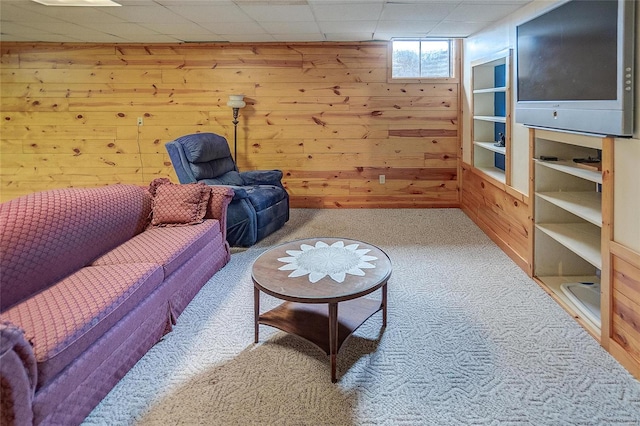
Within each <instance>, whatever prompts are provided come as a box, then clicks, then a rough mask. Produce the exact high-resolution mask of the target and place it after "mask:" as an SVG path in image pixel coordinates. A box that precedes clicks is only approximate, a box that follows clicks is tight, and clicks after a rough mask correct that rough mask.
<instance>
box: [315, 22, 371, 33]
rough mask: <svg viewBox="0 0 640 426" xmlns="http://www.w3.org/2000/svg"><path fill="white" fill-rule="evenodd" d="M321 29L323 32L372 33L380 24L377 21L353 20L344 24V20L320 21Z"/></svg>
mask: <svg viewBox="0 0 640 426" xmlns="http://www.w3.org/2000/svg"><path fill="white" fill-rule="evenodd" d="M318 25H319V26H320V29H321V30H322V32H323V33H345V32H353V33H372V32H374V31H375V30H376V27H377V26H378V22H377V21H352V22H350V23H349V25H344V23H342V22H336V21H328V22H324V21H322V22H318Z"/></svg>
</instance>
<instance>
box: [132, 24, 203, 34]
mask: <svg viewBox="0 0 640 426" xmlns="http://www.w3.org/2000/svg"><path fill="white" fill-rule="evenodd" d="M140 26H141V27H144V28H148V29H150V30H152V31H154V32H155V33H159V34H169V35H176V34H211V31H209V30H208V29H206V28H204V27H202V26H200V25H193V24H185V23H183V22H176V23H174V24H165V23H163V24H157V23H153V22H151V23H148V24H146V23H145V24H140Z"/></svg>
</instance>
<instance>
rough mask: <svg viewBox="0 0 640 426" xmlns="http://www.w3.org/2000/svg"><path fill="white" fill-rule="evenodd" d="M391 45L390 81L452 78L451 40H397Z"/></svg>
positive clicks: (452, 57) (452, 55)
mask: <svg viewBox="0 0 640 426" xmlns="http://www.w3.org/2000/svg"><path fill="white" fill-rule="evenodd" d="M391 44H392V49H391V78H392V79H418V78H422V79H425V78H451V77H454V75H453V74H454V73H453V68H454V67H453V62H454V54H453V42H452V40H451V39H439V40H438V39H397V40H392V41H391Z"/></svg>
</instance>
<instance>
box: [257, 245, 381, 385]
mask: <svg viewBox="0 0 640 426" xmlns="http://www.w3.org/2000/svg"><path fill="white" fill-rule="evenodd" d="M390 276H391V261H390V260H389V256H387V254H386V253H385V252H383V251H382V250H380V249H379V248H378V247H376V246H373V245H371V244H367V243H364V242H362V241H355V240H349V239H346V238H310V239H304V240H296V241H291V242H288V243H285V244H282V245H279V246H277V247H274V248H272V249H270V250H268V251H266V252H264V253H263V254H262V255H260V256H259V257H258V258H257V259H256V261H255V262H254V264H253V268H252V273H251V278H252V280H253V284H254V314H255V342H256V343H258V327H259V325H260V324H265V325H269V326H272V327H276V328H278V329H280V330H282V331H285V332H287V333H291V334H295V335H297V336H300V337H303V338H305V339H307V340H308V341H310V342H311V343H314V344H315V345H316V346H318V347H319V348H320V349H322V350H324V351H325V352H326V353H327V355H329V356H330V357H331V381H332V382H334V383H335V382H336V380H337V379H336V359H337V354H338V351H339V350H340V347H341V346H342V344H343V343H344V342H345V340H346V339H347V338H348V337H349V336H350V335H351V334H352V333H353V332H354V331H355V330H356V329H357V328H358V327H360V326H361V325H362V324H363V323H364V322H365V321H366V320H367V319H368V318H369V317H371V316H372V315H373V314H375V313H376V312H378V311H380V310H382V327H383V328H384V327H386V325H387V281H388V280H389V277H390ZM380 288H382V297H381V299H382V300H381V301H376V300H371V299H368V298H362V296H365V295H367V294H369V293H371V292H373V291H375V290H377V289H380ZM261 291H262V292H264V293H266V294H269V295H271V296H273V297H276V298H278V299H282V300H285V302H284V303H282V304H281V305H279V306H278V307H276V308H274V309H272V310H270V311H268V312H265V313H262V314H260V292H261ZM338 304H340V312H338Z"/></svg>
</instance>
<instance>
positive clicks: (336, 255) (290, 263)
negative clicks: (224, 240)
mask: <svg viewBox="0 0 640 426" xmlns="http://www.w3.org/2000/svg"><path fill="white" fill-rule="evenodd" d="M390 276H391V260H389V256H387V254H386V253H385V252H383V251H382V250H381V249H379V248H378V247H376V246H373V245H371V244H368V243H365V242H362V241H356V240H350V239H347V238H309V239H304V240H295V241H290V242H288V243H284V244H281V245H279V246H276V247H274V248H272V249H269V250H267V251H266V252H264V253H263V254H261V255H260V256H259V257H258V258H257V259H256V261H255V262H254V264H253V270H252V273H251V278H252V279H253V282H254V284H255V285H256V286H257V287H258V288H259V289H260V290H262V291H264V292H265V293H267V294H270V295H272V296H274V297H277V298H279V299H283V300H289V301H293V302H302V303H332V302H341V301H345V300H350V299H355V298H358V297H361V296H364V295H366V294H369V293H371V292H373V291H375V290H377V289H379V288H380V287H382V286H383V285H384V284H385V283H386V282H387V281H388V280H389V277H390Z"/></svg>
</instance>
